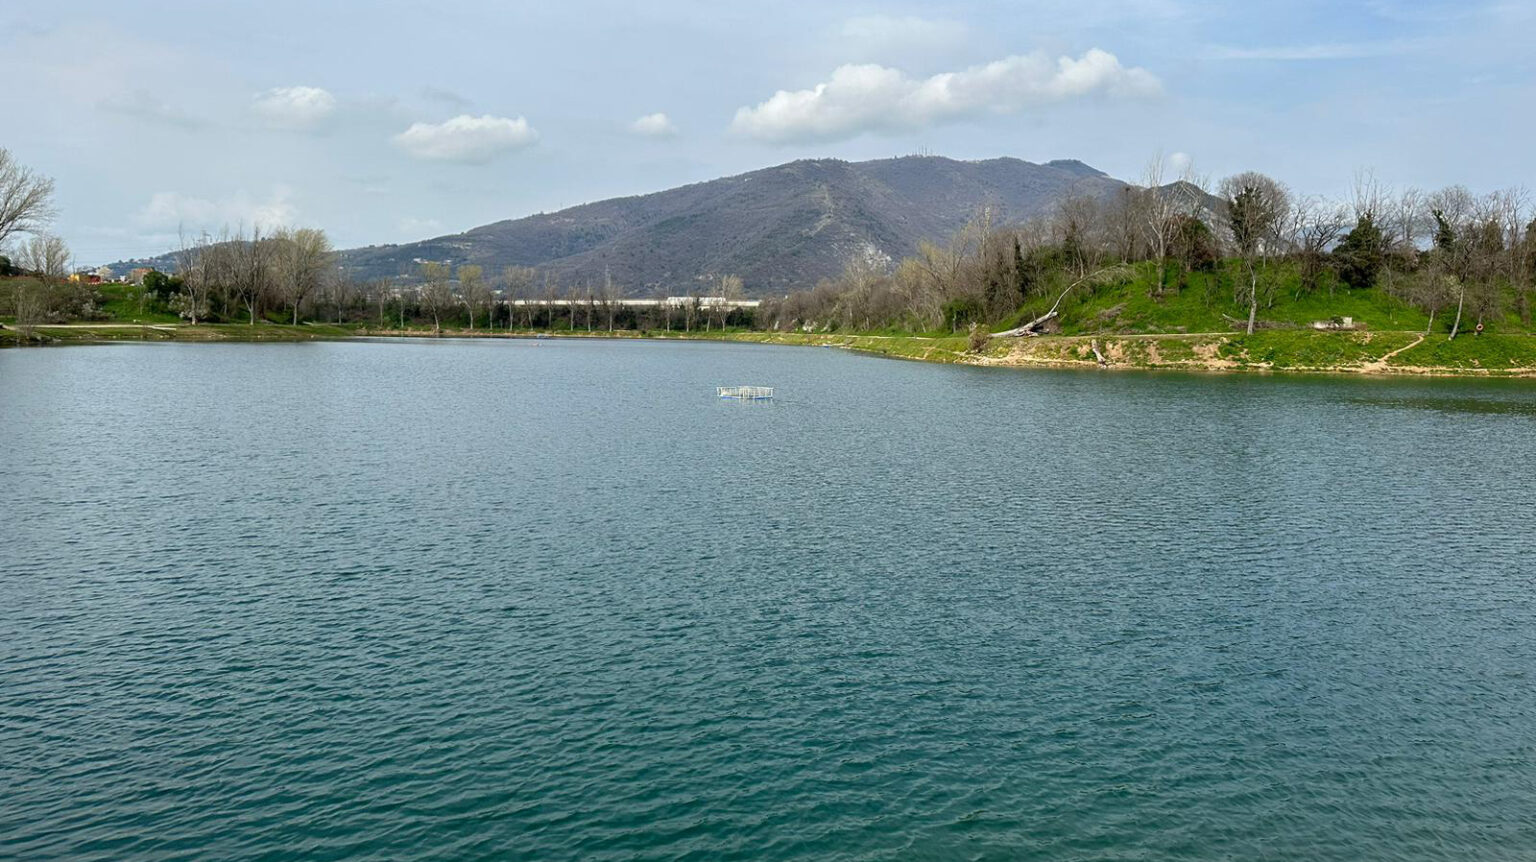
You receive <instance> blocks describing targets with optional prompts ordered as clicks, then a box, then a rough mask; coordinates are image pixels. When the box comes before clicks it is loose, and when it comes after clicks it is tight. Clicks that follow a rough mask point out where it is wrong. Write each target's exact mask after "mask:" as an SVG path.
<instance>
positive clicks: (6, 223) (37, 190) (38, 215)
mask: <svg viewBox="0 0 1536 862" xmlns="http://www.w3.org/2000/svg"><path fill="white" fill-rule="evenodd" d="M54 214H55V210H54V206H53V180H51V179H49V178H48V177H45V176H42V175H40V174H37V173H35V172H33V171H32V170H31V169H30V168H27V167H24V166H23V165H21V164H20V163H19V162H17V161H16V160H15V158H13V157H12V156H11V152H10V150H7V149H5V148H3V147H0V246H3V245H5V243H6V241H7V240H9V239H10V238H11V237H12V236H13V235H15V234H18V233H37V232H39V231H41V230H42V229H43V228H46V227H47V226H48V225H49V223H51V222H52V221H53V216H54Z"/></svg>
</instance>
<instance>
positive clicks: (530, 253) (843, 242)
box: [344, 156, 1124, 295]
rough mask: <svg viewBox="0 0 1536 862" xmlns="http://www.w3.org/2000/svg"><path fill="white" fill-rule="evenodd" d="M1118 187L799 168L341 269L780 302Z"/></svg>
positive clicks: (871, 168)
mask: <svg viewBox="0 0 1536 862" xmlns="http://www.w3.org/2000/svg"><path fill="white" fill-rule="evenodd" d="M1123 187H1124V184H1123V183H1121V182H1120V181H1119V180H1115V179H1112V178H1111V177H1109V176H1108V175H1106V174H1104V173H1102V172H1100V171H1097V170H1094V169H1093V168H1090V167H1088V166H1087V165H1085V164H1083V163H1081V162H1076V161H1059V162H1048V163H1046V164H1043V165H1040V164H1032V163H1030V162H1026V161H1021V160H1019V159H1010V158H1003V159H989V160H987V161H979V162H961V161H955V160H953V159H946V158H937V157H917V156H913V157H906V158H896V159H881V160H878V161H869V162H844V161H839V160H835V159H818V160H813V161H797V162H790V163H789V164H785V165H779V166H777V167H772V168H765V169H763V170H759V171H753V172H751V173H747V174H741V175H739V176H733V177H725V178H722V179H717V180H710V181H709V182H703V183H696V184H693V185H687V186H681V187H679V188H675V189H669V190H667V191H663V192H656V193H654V194H648V195H640V196H636V197H627V198H614V199H611V200H605V201H598V202H596V203H590V204H584V205H582V206H577V207H571V208H570V209H565V210H561V211H559V212H555V213H543V214H539V215H533V216H528V217H527V218H520V219H514V220H509V221H500V222H495V223H493V224H488V225H484V226H482V227H477V228H474V229H472V230H468V231H465V232H464V233H460V234H451V235H448V236H441V237H436V238H434V239H429V240H423V241H421V242H414V243H406V244H403V245H390V246H375V247H370V248H362V249H353V250H350V251H348V252H346V253H345V254H344V263H345V265H346V266H347V267H349V268H350V270H351V271H352V272H353V273H355V274H356V275H357V276H358V277H362V278H380V277H386V278H387V277H393V276H397V275H401V274H410V273H413V272H414V271H415V269H416V261H417V260H449V261H452V262H453V263H454V264H456V265H457V264H462V263H474V264H480V265H482V266H484V267H485V268H486V271H487V274H493V273H499V272H500V270H501V268H502V267H503V266H506V265H519V266H533V267H537V268H538V269H540V270H542V271H547V272H550V273H553V274H554V275H555V276H556V277H557V278H558V279H559V281H560V282H561V283H562V284H564V285H571V284H580V283H583V282H589V283H592V284H600V283H602V281H603V279H604V276H605V273H608V274H611V275H612V277H613V279H614V281H615V282H616V283H617V284H619V285H620V286H622V287H623V288H624V289H625V291H626V292H627V293H629V294H632V295H635V294H649V293H653V292H656V291H658V290H667V291H670V292H675V293H682V292H684V291H686V290H688V289H690V288H691V287H692V286H694V285H695V284H698V283H699V282H702V281H708V280H710V279H712V278H714V277H717V276H719V275H723V274H735V275H739V276H741V277H742V279H743V281H744V282H745V284H746V288H747V290H748V292H750V293H754V294H764V293H777V292H782V291H785V290H789V289H793V288H798V287H809V286H811V285H814V284H815V283H816V281H817V280H819V279H821V278H824V277H827V276H831V275H835V274H836V273H838V272H841V271H842V269H843V267H844V266H845V265H846V264H847V262H848V260H849V258H850V257H852V256H855V255H873V256H877V257H882V256H883V257H887V258H890V259H893V260H894V259H900V258H901V257H903V256H904V255H908V254H911V253H912V252H914V251H915V250H916V249H917V244H918V242H919V241H920V240H924V239H933V240H942V239H946V238H948V237H949V236H950V235H951V234H953V233H954V232H955V231H956V230H958V229H959V228H960V227H961V226H962V225H964V223H965V221H966V220H967V219H969V218H971V217H972V216H973V215H975V213H976V211H977V210H978V209H979V208H980V207H982V206H991V207H993V208H994V210H995V217H996V218H997V219H998V220H1000V221H1003V222H1008V221H1021V220H1023V219H1026V218H1028V217H1030V216H1034V215H1038V214H1041V213H1043V212H1046V211H1048V210H1049V209H1050V207H1051V206H1052V205H1054V204H1055V203H1056V202H1057V201H1058V200H1060V199H1061V198H1062V197H1063V196H1065V195H1068V194H1071V193H1085V194H1089V195H1094V196H1101V195H1106V194H1110V193H1112V192H1114V191H1116V190H1118V189H1120V188H1123Z"/></svg>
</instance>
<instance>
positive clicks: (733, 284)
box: [715, 275, 743, 330]
mask: <svg viewBox="0 0 1536 862" xmlns="http://www.w3.org/2000/svg"><path fill="white" fill-rule="evenodd" d="M742 295H743V290H742V283H741V276H737V275H722V276H720V296H719V301H718V302H716V303H715V306H716V308H717V310H718V311H719V314H720V328H721V329H722V330H724V329H725V319H726V318H727V317H729V316H730V314H731V310H732V309H733V308H735V303H737V302H740V301H741V297H742Z"/></svg>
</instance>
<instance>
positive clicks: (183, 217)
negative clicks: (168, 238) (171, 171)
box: [133, 186, 298, 233]
mask: <svg viewBox="0 0 1536 862" xmlns="http://www.w3.org/2000/svg"><path fill="white" fill-rule="evenodd" d="M292 194H293V193H292V191H291V190H290V189H288V188H287V187H285V186H278V187H277V188H275V189H273V191H272V194H271V195H270V196H269V197H268V198H267V199H266V200H256V199H253V198H252V197H251V196H250V195H249V194H247V193H245V192H243V191H242V192H237V193H236V194H234V195H232V196H229V197H226V198H221V199H219V200H211V199H209V198H200V197H196V196H193V195H184V194H181V193H179V192H156V193H155V194H154V196H153V197H151V198H150V199H149V202H148V203H146V204H145V205H144V206H143V207H141V208H140V209H139V211H138V212H137V213H135V214H134V216H133V223H134V224H135V225H136V226H137V227H139V228H140V229H142V230H146V231H160V232H164V233H169V232H174V231H178V230H185V231H187V232H189V233H197V232H201V231H208V232H210V233H217V232H218V231H220V230H222V229H224V228H226V227H228V228H238V227H244V228H247V229H249V228H260V229H262V230H271V229H273V228H276V227H280V226H283V225H291V224H293V223H294V222H295V221H296V219H297V217H298V209H297V208H296V207H295V206H294V205H293V202H292V200H290V198H291V197H292Z"/></svg>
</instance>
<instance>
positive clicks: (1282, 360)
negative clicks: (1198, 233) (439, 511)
mask: <svg viewBox="0 0 1536 862" xmlns="http://www.w3.org/2000/svg"><path fill="white" fill-rule="evenodd" d="M538 336H543V337H555V338H636V339H657V340H711V341H737V342H748V343H755V344H789V345H799V346H806V347H832V348H839V349H845V350H854V351H858V352H861V353H868V354H873V355H877V356H888V357H892V358H898V359H911V360H918V361H923V362H944V363H962V364H971V365H991V366H1015V367H1040V366H1080V367H1085V368H1094V367H1106V368H1141V369H1158V368H1167V369H1182V370H1200V371H1302V372H1342V373H1361V374H1394V373H1395V374H1446V375H1464V376H1536V335H1529V334H1524V333H1498V334H1483V335H1470V334H1468V335H1463V336H1461V337H1459V338H1457V339H1456V340H1454V341H1450V340H1448V339H1447V338H1446V336H1445V335H1444V334H1443V333H1439V332H1434V333H1430V334H1428V335H1425V333H1424V332H1423V330H1422V329H1421V330H1418V331H1411V330H1389V331H1358V332H1329V331H1315V330H1311V329H1264V330H1260V331H1258V332H1256V333H1254V334H1253V335H1244V334H1241V333H1236V332H1231V333H1227V332H1207V333H1180V332H1161V333H1125V332H1100V333H1094V334H1059V335H1048V336H1043V337H1039V338H1009V339H1003V338H993V339H991V341H990V342H989V343H988V344H987V345H986V346H985V348H983V349H982V350H981V351H979V352H972V351H971V350H970V349H969V347H970V345H969V339H967V338H966V337H964V336H957V335H952V334H949V333H929V334H910V333H878V334H877V333H854V334H846V333H808V332H759V331H752V330H731V331H726V332H720V331H713V332H691V333H683V332H676V331H673V332H665V331H655V330H652V331H646V332H639V331H619V332H607V331H602V330H598V331H594V332H585V331H581V330H575V331H570V330H561V331H556V332H534V331H511V332H507V331H500V330H498V331H496V332H487V331H485V330H483V329H482V330H474V331H471V330H467V329H464V330H443V331H442V332H440V333H436V334H434V333H433V331H432V330H431V329H430V328H425V327H418V328H407V329H379V328H376V327H375V328H370V327H367V326H362V325H357V324H319V323H305V324H300V325H298V326H291V325H287V324H278V323H271V322H260V323H257V324H255V325H248V324H244V323H215V324H198V325H196V326H192V325H189V324H177V323H160V322H156V323H125V322H98V323H82V324H69V325H54V326H38V327H36V328H35V329H34V330H33V338H32V340H31V341H30V342H27V343H31V344H90V343H105V342H120V341H202V342H216V341H229V342H237V341H247V342H261V341H309V340H324V339H344V338H353V337H415V338H430V337H442V338H465V337H475V338H487V337H495V338H532V337H538ZM18 343H23V339H22V338H21V337H20V334H19V333H18V332H17V330H16V329H15V328H14V327H12V326H9V325H7V326H6V328H4V329H0V345H10V346H14V345H16V344H18ZM1095 348H1097V351H1098V352H1097V353H1095ZM1101 357H1102V360H1101Z"/></svg>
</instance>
